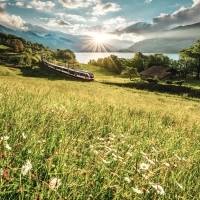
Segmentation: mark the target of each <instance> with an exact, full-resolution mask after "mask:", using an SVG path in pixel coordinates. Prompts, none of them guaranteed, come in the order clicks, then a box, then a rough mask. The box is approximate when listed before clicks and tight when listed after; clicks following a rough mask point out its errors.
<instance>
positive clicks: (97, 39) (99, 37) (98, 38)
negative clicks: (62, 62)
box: [93, 34, 107, 44]
mask: <svg viewBox="0 0 200 200" xmlns="http://www.w3.org/2000/svg"><path fill="white" fill-rule="evenodd" d="M93 40H94V43H96V44H103V43H105V42H106V40H107V37H106V35H105V34H95V35H94V36H93Z"/></svg>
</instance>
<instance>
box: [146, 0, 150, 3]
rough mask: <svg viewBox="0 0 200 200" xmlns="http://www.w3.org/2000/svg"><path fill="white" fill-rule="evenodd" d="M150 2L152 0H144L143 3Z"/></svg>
mask: <svg viewBox="0 0 200 200" xmlns="http://www.w3.org/2000/svg"><path fill="white" fill-rule="evenodd" d="M151 2H152V0H145V2H144V3H151Z"/></svg>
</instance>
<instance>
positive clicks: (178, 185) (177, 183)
mask: <svg viewBox="0 0 200 200" xmlns="http://www.w3.org/2000/svg"><path fill="white" fill-rule="evenodd" d="M175 183H176V184H177V185H178V186H179V187H180V188H181V190H182V189H183V186H182V185H181V184H180V183H178V182H177V181H175Z"/></svg>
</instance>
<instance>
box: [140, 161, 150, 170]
mask: <svg viewBox="0 0 200 200" xmlns="http://www.w3.org/2000/svg"><path fill="white" fill-rule="evenodd" d="M140 169H141V170H148V169H149V164H146V163H141V164H140Z"/></svg>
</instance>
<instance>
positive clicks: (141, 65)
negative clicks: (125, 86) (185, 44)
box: [88, 40, 200, 78]
mask: <svg viewBox="0 0 200 200" xmlns="http://www.w3.org/2000/svg"><path fill="white" fill-rule="evenodd" d="M88 64H91V65H95V66H99V67H101V68H102V69H107V70H108V71H111V72H114V73H116V74H129V75H130V76H131V75H137V73H139V72H141V71H143V70H144V69H147V68H149V67H151V66H153V65H158V66H167V67H172V68H173V69H176V70H177V72H178V75H179V76H180V77H183V78H187V77H197V78H200V40H198V41H197V42H196V44H195V45H194V46H191V47H189V48H187V49H183V50H182V51H180V53H179V60H173V59H170V58H169V57H168V56H166V55H163V54H159V53H157V54H150V55H144V54H142V53H141V52H137V53H135V55H134V57H133V58H130V59H125V58H118V57H117V56H115V55H111V56H109V57H105V58H99V59H97V60H90V61H89V62H88Z"/></svg>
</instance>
